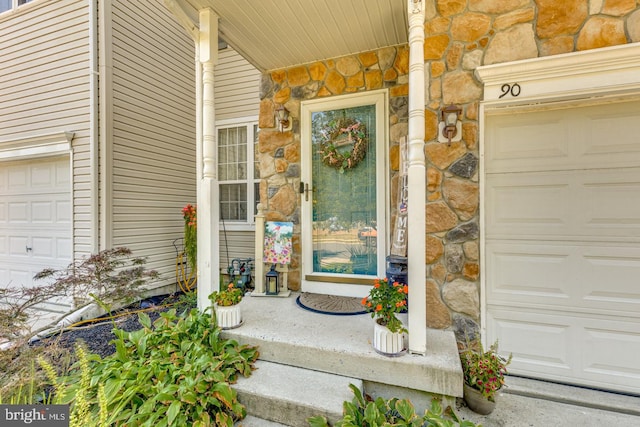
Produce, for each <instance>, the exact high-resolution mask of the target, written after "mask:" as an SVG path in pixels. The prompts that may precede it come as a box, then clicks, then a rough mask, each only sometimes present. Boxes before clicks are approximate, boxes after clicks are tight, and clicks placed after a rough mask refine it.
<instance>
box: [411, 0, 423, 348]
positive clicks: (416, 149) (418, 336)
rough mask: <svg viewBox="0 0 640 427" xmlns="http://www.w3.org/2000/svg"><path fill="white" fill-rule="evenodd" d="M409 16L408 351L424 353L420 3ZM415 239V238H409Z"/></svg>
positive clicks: (415, 2)
mask: <svg viewBox="0 0 640 427" xmlns="http://www.w3.org/2000/svg"><path fill="white" fill-rule="evenodd" d="M407 7H408V15H409V168H408V181H409V182H408V196H407V205H408V209H409V212H410V214H409V219H408V221H407V227H408V230H409V240H408V250H407V252H408V258H407V262H408V281H409V295H410V296H409V352H410V353H415V354H422V355H424V354H426V352H427V307H426V298H427V297H426V295H427V292H426V285H425V282H426V280H427V268H426V265H425V253H426V247H425V238H424V236H425V232H426V225H425V221H426V216H425V204H426V196H425V194H426V188H425V187H426V161H425V155H424V134H425V131H424V103H425V94H424V88H425V83H424V79H425V76H424V16H425V13H424V4H423V0H408V4H407ZM412 236H415V238H412Z"/></svg>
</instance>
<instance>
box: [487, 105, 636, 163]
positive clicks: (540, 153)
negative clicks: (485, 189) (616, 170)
mask: <svg viewBox="0 0 640 427" xmlns="http://www.w3.org/2000/svg"><path fill="white" fill-rule="evenodd" d="M490 120H491V125H490V126H488V127H487V131H486V138H485V139H486V149H485V159H486V167H485V170H486V172H487V173H494V172H497V173H499V172H523V171H548V170H559V169H565V170H580V169H582V168H584V167H590V168H600V167H603V166H605V167H638V166H640V146H639V145H638V143H637V135H640V102H638V101H631V102H621V103H617V104H609V105H598V106H591V107H582V108H574V109H567V110H547V111H526V112H522V113H516V112H510V113H509V114H505V115H496V116H492V117H491V118H490Z"/></svg>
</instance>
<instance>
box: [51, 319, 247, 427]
mask: <svg viewBox="0 0 640 427" xmlns="http://www.w3.org/2000/svg"><path fill="white" fill-rule="evenodd" d="M139 317H140V323H141V324H142V325H143V328H142V329H140V330H138V331H133V332H126V331H122V330H117V329H116V330H115V331H114V333H115V335H116V337H117V338H116V340H115V346H116V352H115V353H114V354H113V355H111V356H108V357H106V358H104V359H101V358H99V357H96V356H89V361H90V371H91V380H90V384H89V387H88V388H87V389H84V388H83V387H82V385H81V381H80V378H81V370H76V371H73V372H72V373H71V374H70V375H68V376H67V377H65V378H62V379H60V381H61V382H62V383H63V384H64V387H63V388H64V390H65V399H64V401H67V402H69V403H71V405H72V408H73V407H74V405H78V399H79V398H80V399H81V400H80V402H81V403H83V404H86V405H87V411H88V412H89V413H91V414H92V415H93V416H92V417H91V419H92V420H98V419H99V414H100V411H101V408H104V409H106V411H107V413H108V414H109V417H108V419H106V421H105V423H104V424H102V425H105V426H111V425H127V426H168V425H179V426H182V425H190V426H191V425H193V426H211V425H216V426H232V425H233V423H234V422H235V421H236V420H238V419H242V418H244V416H245V415H246V411H245V409H244V407H243V406H242V405H241V404H240V403H239V402H238V400H237V395H236V392H235V390H233V388H232V387H231V384H233V383H234V382H235V381H236V379H237V378H238V376H239V375H243V376H249V375H250V374H251V371H252V369H253V363H254V362H255V360H256V359H257V357H258V351H257V349H256V348H255V347H249V346H241V345H239V344H238V343H237V342H236V341H234V340H225V339H222V338H220V335H219V334H220V329H219V328H218V327H212V325H211V321H212V319H211V316H210V315H209V314H208V313H201V312H199V311H198V310H197V309H192V310H190V311H189V312H185V313H183V314H182V315H179V314H177V313H176V311H175V310H169V311H168V312H164V313H161V314H160V317H159V318H158V319H157V320H156V321H155V322H151V319H150V318H149V316H148V315H146V313H140V314H139ZM100 385H102V386H103V387H104V395H103V397H102V398H101V397H100V396H99V391H100V388H99V387H100ZM84 402H86V403H84ZM95 425H98V424H95Z"/></svg>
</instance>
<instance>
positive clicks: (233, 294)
mask: <svg viewBox="0 0 640 427" xmlns="http://www.w3.org/2000/svg"><path fill="white" fill-rule="evenodd" d="M209 300H210V301H211V302H212V303H213V311H214V314H215V319H216V320H215V321H216V323H217V325H218V326H220V328H222V329H232V328H237V327H238V326H240V325H241V324H242V311H241V307H240V301H242V289H240V288H237V287H236V286H235V284H234V283H229V284H228V285H227V288H226V289H222V290H220V291H215V292H213V293H212V294H211V295H209Z"/></svg>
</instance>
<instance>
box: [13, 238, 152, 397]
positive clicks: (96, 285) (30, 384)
mask: <svg viewBox="0 0 640 427" xmlns="http://www.w3.org/2000/svg"><path fill="white" fill-rule="evenodd" d="M145 263H146V260H145V259H144V258H141V257H136V256H134V255H133V254H132V252H131V250H129V249H127V248H123V247H119V248H113V249H107V250H104V251H101V252H99V253H97V254H93V255H91V256H88V257H85V258H82V259H80V260H78V261H75V262H73V263H71V264H69V266H67V267H66V268H63V269H59V270H55V269H45V270H43V271H41V272H40V273H38V274H37V275H36V277H35V279H36V281H35V284H34V286H32V287H24V286H7V287H5V288H2V289H0V342H1V343H3V350H2V351H0V398H1V399H3V400H4V401H7V402H11V401H15V402H16V403H26V401H29V400H34V399H35V400H38V399H42V397H39V396H40V395H41V393H42V391H43V390H42V382H43V379H44V372H43V371H42V369H40V367H39V365H38V364H37V363H36V360H37V358H38V356H45V357H46V359H47V360H51V361H52V365H53V366H54V367H55V368H56V369H57V371H58V373H59V374H63V373H65V372H66V371H67V369H68V367H69V366H70V365H71V364H72V363H73V361H74V358H73V352H72V351H70V350H72V349H73V345H71V346H69V345H64V343H63V342H60V341H57V340H48V342H47V345H29V344H28V343H29V342H30V340H32V338H33V337H34V336H35V335H37V334H38V333H39V332H41V331H39V330H33V328H32V325H31V324H30V323H29V320H30V313H31V312H32V310H34V309H35V308H37V307H38V305H39V304H42V303H43V302H46V301H47V300H49V299H51V298H66V299H68V300H71V299H72V298H74V299H75V300H76V301H77V300H78V297H82V296H83V297H84V299H85V300H87V301H88V302H90V301H92V300H93V301H98V302H100V304H101V305H103V306H105V307H112V306H122V305H126V304H129V303H130V302H131V301H133V300H134V299H136V298H139V295H140V293H141V288H142V287H143V286H144V285H145V284H147V283H148V282H149V281H152V280H154V279H155V278H157V277H158V274H157V272H156V271H154V270H149V269H147V268H145ZM60 344H62V345H60ZM69 347H71V348H69Z"/></svg>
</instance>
